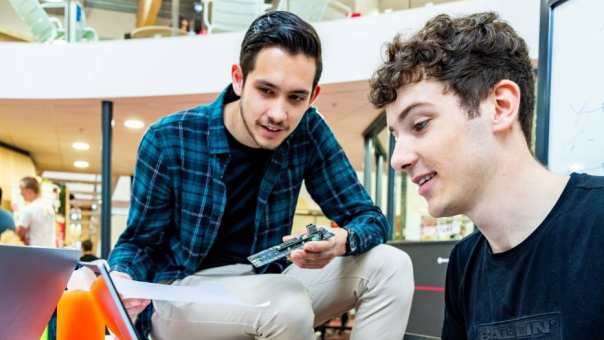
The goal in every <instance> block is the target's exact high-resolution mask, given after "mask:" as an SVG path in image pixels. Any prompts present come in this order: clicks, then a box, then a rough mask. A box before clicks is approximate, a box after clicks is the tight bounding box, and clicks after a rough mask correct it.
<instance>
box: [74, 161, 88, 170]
mask: <svg viewBox="0 0 604 340" xmlns="http://www.w3.org/2000/svg"><path fill="white" fill-rule="evenodd" d="M89 165H90V164H88V162H86V161H75V162H73V166H75V167H76V168H80V169H86V168H87V167H88V166H89Z"/></svg>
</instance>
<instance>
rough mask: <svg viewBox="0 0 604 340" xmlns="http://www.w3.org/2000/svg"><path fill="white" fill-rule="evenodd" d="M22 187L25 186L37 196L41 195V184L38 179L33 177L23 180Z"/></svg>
mask: <svg viewBox="0 0 604 340" xmlns="http://www.w3.org/2000/svg"><path fill="white" fill-rule="evenodd" d="M21 185H23V187H24V188H26V189H29V190H31V191H33V192H35V193H36V194H39V193H40V183H38V180H37V179H35V178H33V177H31V176H27V177H23V178H21Z"/></svg>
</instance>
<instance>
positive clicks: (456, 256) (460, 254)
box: [449, 230, 485, 272]
mask: <svg viewBox="0 0 604 340" xmlns="http://www.w3.org/2000/svg"><path fill="white" fill-rule="evenodd" d="M484 240H485V239H484V236H482V234H481V233H480V232H479V231H478V230H476V231H474V232H473V233H471V234H470V235H468V236H466V237H464V238H463V239H462V240H461V241H459V242H458V243H457V244H456V245H455V247H453V250H452V251H451V255H450V256H449V266H450V267H452V268H453V269H454V270H456V271H458V272H463V271H464V270H465V268H466V266H467V265H468V263H469V262H470V260H471V259H472V258H473V257H474V256H475V255H476V254H477V252H478V250H479V248H480V245H481V244H482V242H484Z"/></svg>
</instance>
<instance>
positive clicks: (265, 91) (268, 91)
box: [260, 87, 273, 94]
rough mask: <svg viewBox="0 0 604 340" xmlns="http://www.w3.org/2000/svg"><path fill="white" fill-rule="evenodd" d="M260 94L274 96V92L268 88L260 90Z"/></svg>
mask: <svg viewBox="0 0 604 340" xmlns="http://www.w3.org/2000/svg"><path fill="white" fill-rule="evenodd" d="M260 92H262V93H264V94H273V90H271V89H269V88H267V87H261V88H260Z"/></svg>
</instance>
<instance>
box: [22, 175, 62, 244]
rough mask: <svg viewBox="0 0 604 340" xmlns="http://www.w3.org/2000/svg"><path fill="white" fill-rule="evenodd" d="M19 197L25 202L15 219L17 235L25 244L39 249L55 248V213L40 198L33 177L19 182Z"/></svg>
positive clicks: (38, 185) (49, 205)
mask: <svg viewBox="0 0 604 340" xmlns="http://www.w3.org/2000/svg"><path fill="white" fill-rule="evenodd" d="M19 189H20V190H21V196H23V199H24V200H25V202H26V205H25V207H24V208H23V209H22V210H21V211H20V212H19V217H18V219H17V234H19V236H20V237H21V239H22V240H23V242H24V243H25V244H28V245H30V246H39V247H54V246H55V232H54V230H55V228H54V223H55V212H54V209H53V207H52V204H50V202H48V201H47V200H45V199H44V198H42V197H41V196H40V184H39V183H38V180H36V179H35V178H33V177H24V178H22V179H21V181H19Z"/></svg>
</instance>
